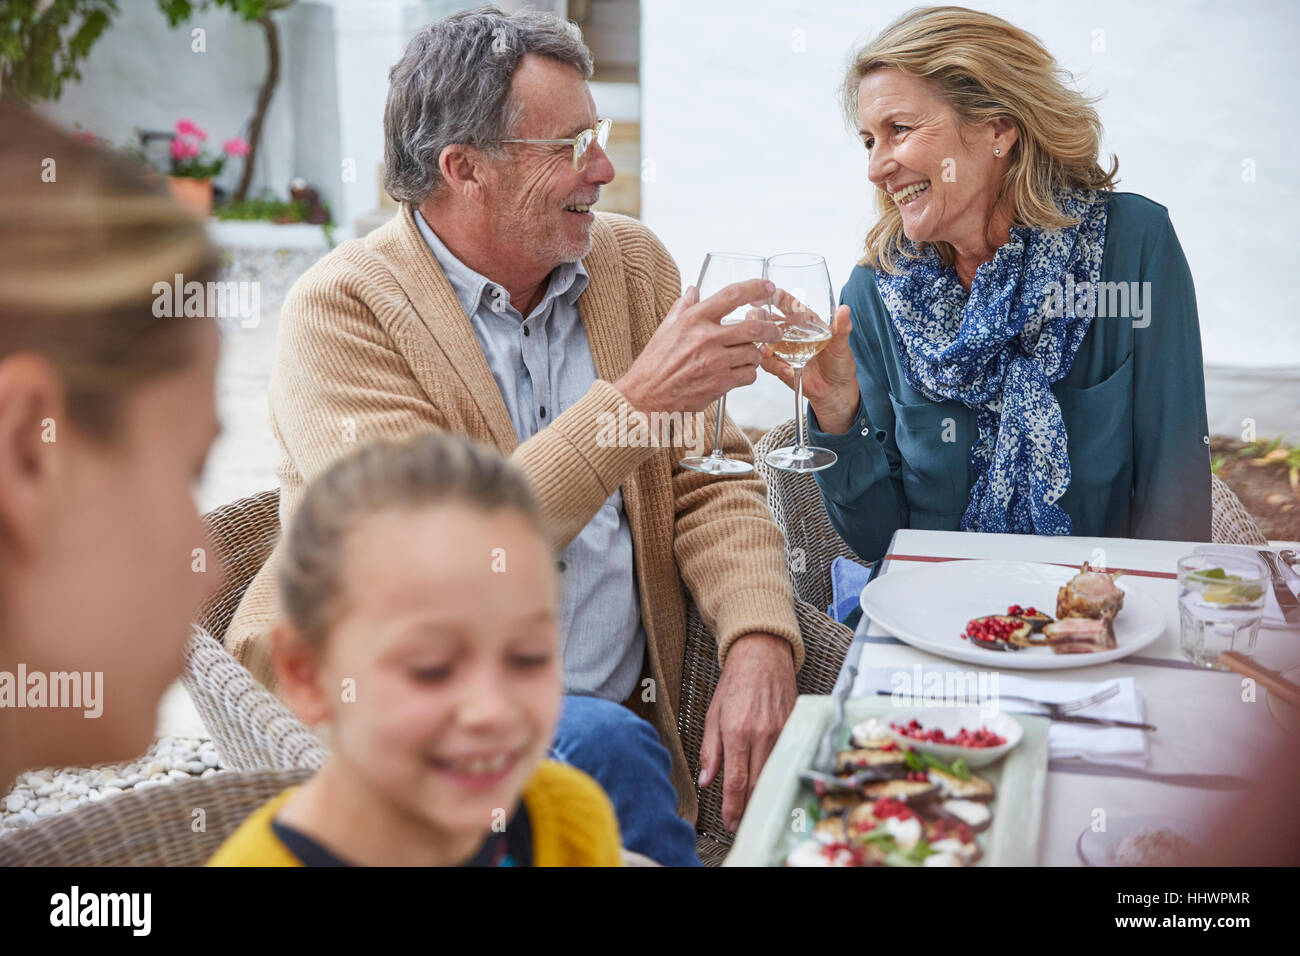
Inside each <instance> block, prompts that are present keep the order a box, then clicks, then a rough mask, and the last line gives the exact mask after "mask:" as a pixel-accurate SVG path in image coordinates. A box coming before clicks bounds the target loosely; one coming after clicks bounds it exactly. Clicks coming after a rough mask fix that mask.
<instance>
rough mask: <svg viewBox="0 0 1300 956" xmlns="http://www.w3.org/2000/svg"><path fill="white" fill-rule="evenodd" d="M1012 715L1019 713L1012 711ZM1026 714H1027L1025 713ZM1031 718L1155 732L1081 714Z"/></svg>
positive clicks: (1149, 727) (1152, 726)
mask: <svg viewBox="0 0 1300 956" xmlns="http://www.w3.org/2000/svg"><path fill="white" fill-rule="evenodd" d="M1014 713H1021V712H1020V711H1014ZM1026 713H1027V712H1026ZM1030 716H1032V717H1051V718H1052V720H1059V721H1063V722H1064V723H1067V724H1094V725H1096V726H1098V727H1132V728H1133V729H1134V730H1155V729H1156V725H1155V724H1139V723H1135V722H1134V721H1131V720H1112V719H1111V718H1110V717H1085V716H1083V715H1082V714H1057V715H1056V716H1054V717H1053V716H1052V715H1051V714H1030Z"/></svg>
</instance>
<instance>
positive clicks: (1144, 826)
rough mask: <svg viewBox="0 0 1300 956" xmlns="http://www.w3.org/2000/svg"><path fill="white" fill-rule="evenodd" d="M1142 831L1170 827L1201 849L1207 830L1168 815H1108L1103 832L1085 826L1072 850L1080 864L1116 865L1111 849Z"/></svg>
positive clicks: (1203, 847) (1207, 834) (1113, 849)
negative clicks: (1080, 861)
mask: <svg viewBox="0 0 1300 956" xmlns="http://www.w3.org/2000/svg"><path fill="white" fill-rule="evenodd" d="M1143 830H1172V831H1173V832H1174V833H1177V834H1178V835H1179V836H1182V837H1183V838H1185V839H1186V840H1188V841H1189V842H1191V843H1193V844H1195V845H1196V846H1197V847H1198V848H1200V849H1202V850H1204V849H1205V847H1206V845H1207V842H1208V840H1209V831H1208V830H1207V829H1206V828H1205V827H1204V826H1202V825H1200V824H1197V823H1191V822H1190V821H1187V820H1174V819H1171V818H1169V817H1112V818H1111V819H1110V820H1109V821H1107V825H1106V830H1105V831H1104V832H1102V833H1097V832H1095V831H1094V830H1093V829H1092V827H1088V828H1086V829H1085V830H1084V831H1083V832H1082V833H1080V834H1079V842H1078V843H1077V844H1076V845H1075V849H1076V850H1077V851H1078V853H1079V859H1080V860H1082V861H1083V865H1084V866H1116V865H1117V864H1116V863H1115V862H1114V858H1113V857H1112V855H1111V854H1113V853H1114V852H1115V848H1116V847H1118V846H1119V845H1120V843H1122V842H1123V841H1124V840H1125V839H1126V838H1128V837H1130V836H1133V835H1135V834H1138V833H1141V832H1142V831H1143Z"/></svg>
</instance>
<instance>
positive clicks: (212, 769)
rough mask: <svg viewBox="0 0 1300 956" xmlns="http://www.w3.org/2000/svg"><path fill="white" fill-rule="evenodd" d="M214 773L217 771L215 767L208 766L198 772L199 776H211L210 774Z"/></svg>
mask: <svg viewBox="0 0 1300 956" xmlns="http://www.w3.org/2000/svg"><path fill="white" fill-rule="evenodd" d="M216 773H218V771H217V768H216V767H209V768H208V769H207V770H205V771H203V772H202V773H201V774H199V776H200V777H211V776H213V775H215V774H216Z"/></svg>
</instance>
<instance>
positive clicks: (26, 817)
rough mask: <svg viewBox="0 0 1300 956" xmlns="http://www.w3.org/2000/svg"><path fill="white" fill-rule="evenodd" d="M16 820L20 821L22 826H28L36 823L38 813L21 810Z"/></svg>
mask: <svg viewBox="0 0 1300 956" xmlns="http://www.w3.org/2000/svg"><path fill="white" fill-rule="evenodd" d="M14 819H16V820H17V821H18V823H19V825H20V826H27V825H29V824H32V823H35V822H36V813H35V811H33V810H19V811H18V815H17V816H16V817H15V818H14Z"/></svg>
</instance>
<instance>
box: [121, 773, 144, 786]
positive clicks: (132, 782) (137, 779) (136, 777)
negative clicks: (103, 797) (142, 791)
mask: <svg viewBox="0 0 1300 956" xmlns="http://www.w3.org/2000/svg"><path fill="white" fill-rule="evenodd" d="M144 781H145V775H144V774H142V773H133V774H131V776H129V777H127V778H126V785H127V786H128V787H135V786H139V785H140V784H142V783H144Z"/></svg>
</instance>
